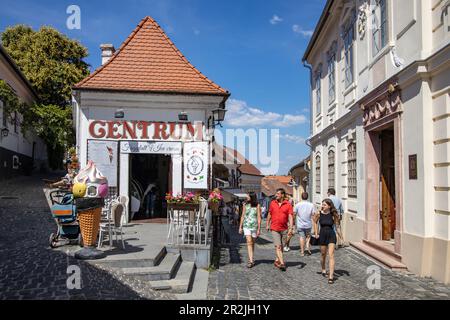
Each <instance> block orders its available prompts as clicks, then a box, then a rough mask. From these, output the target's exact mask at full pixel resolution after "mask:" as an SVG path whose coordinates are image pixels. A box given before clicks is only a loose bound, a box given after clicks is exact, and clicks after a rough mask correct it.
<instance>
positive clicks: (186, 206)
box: [166, 192, 200, 210]
mask: <svg viewBox="0 0 450 320" xmlns="http://www.w3.org/2000/svg"><path fill="white" fill-rule="evenodd" d="M166 201H167V208H169V209H175V210H196V209H198V208H199V204H200V198H199V196H197V195H195V194H193V193H192V192H188V193H185V194H178V195H176V196H174V195H172V194H170V193H167V194H166Z"/></svg>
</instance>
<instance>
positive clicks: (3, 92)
mask: <svg viewBox="0 0 450 320" xmlns="http://www.w3.org/2000/svg"><path fill="white" fill-rule="evenodd" d="M0 100H2V101H3V105H4V107H5V111H6V112H5V115H6V117H7V119H8V120H9V121H11V120H12V119H13V117H12V115H13V114H14V112H15V111H16V112H20V113H22V110H23V109H24V108H25V105H24V104H23V103H21V102H20V100H19V98H17V95H16V94H15V93H14V91H13V90H12V89H11V88H10V87H9V86H8V84H7V83H6V82H5V81H4V80H2V79H0Z"/></svg>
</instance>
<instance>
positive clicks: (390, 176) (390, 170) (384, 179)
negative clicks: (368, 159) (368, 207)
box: [379, 128, 396, 241]
mask: <svg viewBox="0 0 450 320" xmlns="http://www.w3.org/2000/svg"><path fill="white" fill-rule="evenodd" d="M379 137H380V149H381V150H380V151H381V152H380V155H381V157H380V158H381V159H380V160H381V161H380V220H381V221H380V225H381V239H382V240H386V241H393V240H394V231H395V227H396V220H395V216H396V212H395V207H396V206H395V156H394V155H395V150H394V130H393V128H387V129H384V130H382V131H380V135H379Z"/></svg>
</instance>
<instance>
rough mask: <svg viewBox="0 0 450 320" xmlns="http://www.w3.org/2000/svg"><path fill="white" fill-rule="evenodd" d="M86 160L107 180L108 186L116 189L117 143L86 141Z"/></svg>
mask: <svg viewBox="0 0 450 320" xmlns="http://www.w3.org/2000/svg"><path fill="white" fill-rule="evenodd" d="M88 160H92V161H94V163H95V165H96V166H97V169H98V170H99V171H100V172H101V173H102V174H103V175H104V176H105V177H106V178H107V179H108V186H110V187H117V165H118V142H117V141H103V140H88Z"/></svg>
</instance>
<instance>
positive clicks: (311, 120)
mask: <svg viewBox="0 0 450 320" xmlns="http://www.w3.org/2000/svg"><path fill="white" fill-rule="evenodd" d="M302 63H303V66H304V67H305V68H307V69H309V105H310V112H311V116H310V121H309V138H308V139H306V141H305V143H306V145H307V146H308V147H309V149H310V152H309V154H310V156H309V159H310V161H312V158H313V157H312V156H311V154H312V148H311V137H312V134H313V114H314V112H313V108H312V74H313V70H312V66H311V65H310V64H308V63H307V62H306V60H302ZM304 166H305V171H306V172H308V173H309V178H308V193H309V195H310V199H312V198H311V197H312V184H311V181H312V177H311V171H310V170H306V167H307V162H306V161H305V164H304Z"/></svg>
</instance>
